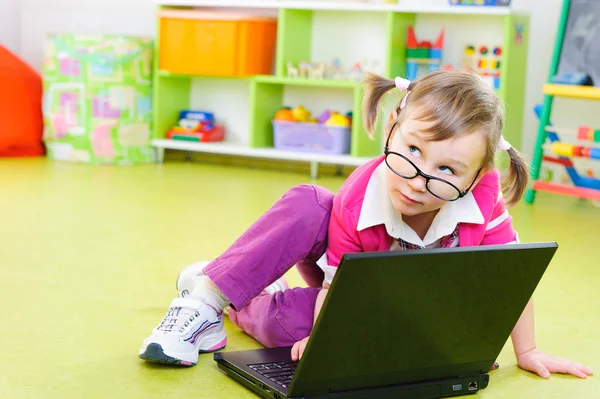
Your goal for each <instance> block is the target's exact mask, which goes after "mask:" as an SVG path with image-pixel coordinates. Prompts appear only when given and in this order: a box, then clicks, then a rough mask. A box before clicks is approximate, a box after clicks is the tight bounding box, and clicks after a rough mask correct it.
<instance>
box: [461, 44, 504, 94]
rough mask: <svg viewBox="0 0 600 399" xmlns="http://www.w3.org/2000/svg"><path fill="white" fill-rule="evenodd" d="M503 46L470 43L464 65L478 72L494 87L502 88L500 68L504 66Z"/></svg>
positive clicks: (464, 57)
mask: <svg viewBox="0 0 600 399" xmlns="http://www.w3.org/2000/svg"><path fill="white" fill-rule="evenodd" d="M502 54H503V50H502V47H500V46H496V47H493V48H492V47H489V46H488V45H485V44H484V45H480V46H479V47H477V48H476V47H475V46H474V45H468V46H467V47H465V51H464V55H463V67H464V68H467V69H470V70H472V71H474V72H477V73H478V74H479V75H481V76H482V77H483V78H484V79H485V80H486V81H487V82H488V83H489V85H490V86H492V87H493V88H494V89H496V90H498V89H500V70H501V67H502Z"/></svg>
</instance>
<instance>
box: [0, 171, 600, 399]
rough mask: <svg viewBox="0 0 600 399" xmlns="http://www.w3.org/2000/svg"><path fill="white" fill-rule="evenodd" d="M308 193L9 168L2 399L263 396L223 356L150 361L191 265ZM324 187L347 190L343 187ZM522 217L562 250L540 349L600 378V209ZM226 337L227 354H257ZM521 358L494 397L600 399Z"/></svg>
mask: <svg viewBox="0 0 600 399" xmlns="http://www.w3.org/2000/svg"><path fill="white" fill-rule="evenodd" d="M308 181H309V179H308V177H307V175H305V174H293V173H281V172H276V171H268V170H249V169H242V168H235V167H221V166H212V165H202V164H197V163H187V164H186V163H168V164H165V165H163V166H156V165H148V166H139V167H89V166H85V165H72V164H61V163H52V162H49V161H45V160H39V159H38V160H0V190H1V193H2V194H1V195H0V215H1V216H0V266H1V270H2V277H3V278H2V279H0V298H1V299H3V302H4V305H3V309H2V312H1V318H0V323H1V324H0V325H1V328H2V335H1V339H0V353H3V354H4V360H3V361H2V362H1V366H0V397H1V398H181V397H190V398H246V397H247V398H251V397H254V396H253V395H252V394H250V393H249V392H248V391H246V390H245V389H243V388H242V387H240V386H238V385H237V384H236V383H234V382H233V381H231V380H229V379H228V378H227V377H226V376H224V375H222V374H221V373H220V372H219V371H218V369H217V368H216V366H215V364H214V363H213V361H212V358H211V356H210V355H208V356H203V357H201V360H200V362H199V364H198V366H196V367H194V368H190V369H176V368H169V367H159V366H152V365H148V364H145V363H143V362H142V361H140V360H139V359H138V358H137V351H138V348H139V345H140V343H141V341H142V339H143V338H144V337H145V336H146V335H147V334H148V333H149V332H150V330H151V329H152V328H153V327H154V325H155V324H156V323H157V322H159V321H160V320H161V318H162V316H163V314H164V311H165V310H166V308H167V306H168V304H169V302H170V300H171V298H172V297H173V296H174V295H176V293H175V289H174V280H175V277H176V275H177V273H178V271H179V269H180V268H181V267H182V266H184V265H186V264H188V263H190V262H193V261H196V260H199V259H210V258H212V257H214V256H216V255H218V254H219V253H220V252H221V251H223V250H224V249H225V248H226V247H227V246H228V245H229V244H230V243H231V242H232V241H233V240H234V239H235V238H236V237H237V236H238V235H239V234H240V233H241V232H242V231H243V230H244V229H245V228H246V227H248V226H249V225H250V224H251V223H252V222H253V221H254V220H255V219H256V218H257V217H258V216H259V215H260V214H261V213H262V212H263V211H265V210H266V209H267V208H268V207H269V206H270V205H271V204H272V203H273V202H274V201H275V200H276V199H278V198H279V197H280V196H281V195H282V194H283V193H284V192H285V191H286V189H288V188H289V187H290V186H292V185H295V184H299V183H304V182H308ZM318 182H319V184H322V185H325V186H327V187H329V188H330V189H332V190H336V189H337V188H338V187H339V186H340V184H341V183H342V179H340V178H322V179H320V180H319V181H318ZM513 214H514V216H515V219H516V221H515V224H516V226H517V228H518V230H519V231H520V236H521V239H522V241H538V240H556V241H558V242H559V244H560V245H561V249H560V250H559V252H558V255H557V257H556V258H555V261H554V262H553V264H552V265H551V267H550V269H549V271H548V273H547V275H546V276H545V278H544V280H543V282H542V284H541V286H540V288H539V289H538V291H537V294H536V299H537V314H538V317H537V322H538V323H537V324H538V343H539V346H540V347H541V348H543V349H545V350H548V351H552V352H554V353H556V354H559V355H564V356H571V357H573V358H574V359H576V360H579V361H580V362H583V363H587V364H588V365H589V366H591V367H592V368H594V369H596V370H600V360H599V354H600V343H599V341H598V331H599V330H600V320H599V316H598V314H599V313H598V303H599V302H600V289H599V287H600V262H599V261H598V258H599V255H600V252H599V242H600V240H599V239H600V234H599V233H598V231H599V229H598V228H599V226H600V209H598V208H594V207H592V206H591V205H590V204H589V203H585V202H582V201H579V200H576V199H571V198H565V197H558V196H551V195H543V194H542V195H539V197H538V202H537V203H536V205H535V206H534V207H531V206H520V207H519V208H517V209H515V210H514V211H513ZM292 282H295V283H298V282H299V281H298V279H297V276H295V275H292ZM227 329H228V332H229V346H228V348H227V349H228V350H238V349H247V348H256V347H258V345H257V344H256V343H255V342H254V341H253V340H252V339H250V338H249V337H247V336H245V335H243V334H242V333H241V332H240V331H238V330H236V328H235V327H233V326H232V325H231V324H230V323H229V322H228V324H227ZM408 344H410V343H408ZM511 350H512V348H511V347H510V346H507V347H506V348H505V350H504V351H503V353H502V355H501V357H500V362H501V366H502V367H501V369H500V370H498V371H495V372H493V374H492V380H491V385H490V388H489V389H487V390H486V391H483V392H482V393H481V394H480V395H479V396H480V397H481V398H486V399H491V398H502V399H506V398H527V399H532V398H595V397H598V396H599V395H600V377H598V376H597V377H592V378H590V379H588V380H587V381H579V380H576V379H574V378H569V377H553V378H552V379H551V380H550V381H544V380H542V379H539V378H537V377H534V376H533V375H531V374H528V373H525V372H522V371H519V370H518V369H517V368H516V366H515V360H514V357H513V355H512V353H511ZM184 395H187V396H184Z"/></svg>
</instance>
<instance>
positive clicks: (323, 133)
mask: <svg viewBox="0 0 600 399" xmlns="http://www.w3.org/2000/svg"><path fill="white" fill-rule="evenodd" d="M351 126H352V112H348V113H347V114H346V115H342V114H341V113H339V112H336V111H332V110H325V111H323V112H322V113H321V114H320V115H319V116H318V117H317V118H312V117H311V113H310V111H308V110H306V108H304V107H303V106H302V105H299V106H297V107H296V108H294V109H291V108H289V107H283V108H281V109H279V110H278V111H277V112H276V113H275V116H274V118H273V141H274V146H275V148H276V149H279V150H286V151H299V152H317V153H323V154H349V153H350V135H351V133H350V130H351Z"/></svg>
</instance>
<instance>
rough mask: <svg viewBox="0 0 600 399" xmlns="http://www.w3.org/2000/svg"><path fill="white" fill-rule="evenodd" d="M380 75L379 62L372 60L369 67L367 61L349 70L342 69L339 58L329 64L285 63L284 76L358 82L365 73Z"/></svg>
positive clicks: (356, 64) (362, 61) (354, 65)
mask: <svg viewBox="0 0 600 399" xmlns="http://www.w3.org/2000/svg"><path fill="white" fill-rule="evenodd" d="M367 71H370V72H374V73H379V74H381V73H382V71H380V70H379V62H377V60H372V61H371V63H370V66H369V62H368V60H367V59H362V60H361V61H360V62H355V63H353V64H352V67H351V68H348V69H344V67H343V66H342V63H341V62H340V59H339V58H337V57H336V58H334V59H333V62H332V63H331V64H327V63H323V62H307V61H301V62H299V63H298V64H297V66H295V65H294V64H293V63H292V62H290V61H288V62H287V63H286V74H287V77H289V78H304V79H333V80H351V81H355V82H359V81H360V80H361V79H362V77H363V75H364V74H365V73H366V72H367Z"/></svg>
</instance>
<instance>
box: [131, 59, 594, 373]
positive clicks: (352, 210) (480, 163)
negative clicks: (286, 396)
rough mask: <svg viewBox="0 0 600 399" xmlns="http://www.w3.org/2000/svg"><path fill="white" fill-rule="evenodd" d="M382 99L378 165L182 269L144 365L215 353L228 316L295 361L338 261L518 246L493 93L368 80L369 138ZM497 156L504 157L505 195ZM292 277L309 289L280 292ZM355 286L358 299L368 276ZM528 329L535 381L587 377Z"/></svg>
mask: <svg viewBox="0 0 600 399" xmlns="http://www.w3.org/2000/svg"><path fill="white" fill-rule="evenodd" d="M390 90H398V92H399V93H400V92H401V93H404V96H403V98H402V100H401V101H400V102H399V104H398V106H397V107H396V110H395V111H394V112H392V114H391V115H390V119H389V121H388V125H387V128H386V144H385V151H384V155H383V156H381V157H379V158H377V159H374V160H372V161H370V162H368V163H367V164H365V165H363V166H361V167H359V168H358V169H356V170H355V171H354V172H353V173H352V174H351V175H350V177H349V178H348V180H347V181H346V182H345V183H344V185H343V186H342V187H341V189H340V191H339V193H338V194H337V195H336V196H335V197H334V195H333V194H332V193H331V192H329V191H327V190H325V189H323V188H321V187H317V186H298V187H295V188H292V189H291V190H290V191H288V192H287V193H286V194H285V195H284V196H283V197H282V198H281V199H280V200H279V201H278V202H277V203H275V205H274V206H273V207H272V208H271V209H270V210H269V211H267V212H266V213H265V214H264V215H263V216H262V217H261V218H260V219H259V220H258V221H257V222H256V223H255V224H254V225H252V226H251V227H250V228H249V229H248V231H246V232H245V233H244V234H243V235H242V236H241V237H240V238H239V239H238V240H237V241H236V242H235V243H234V244H233V245H232V246H231V247H230V248H229V249H228V250H227V251H225V253H224V254H222V255H221V256H220V257H218V258H217V259H215V260H214V261H212V262H206V263H197V264H194V265H192V266H189V267H187V268H186V269H184V270H183V271H182V272H181V274H180V276H179V278H178V280H177V287H178V289H179V291H180V295H179V297H178V298H175V299H174V300H173V302H172V303H171V306H170V309H169V311H168V312H167V315H166V316H165V317H164V319H163V320H162V322H161V323H160V324H159V325H158V327H156V328H155V329H154V331H153V332H152V334H151V335H150V336H149V337H148V338H146V339H145V340H144V342H143V344H142V348H141V349H140V352H139V356H140V357H141V358H142V359H145V360H148V361H151V362H159V363H172V364H179V365H185V366H193V365H195V364H196V362H197V361H198V353H199V352H213V351H217V350H220V349H223V348H224V347H225V345H226V335H225V330H224V328H223V312H224V310H225V309H226V308H228V307H229V308H228V309H229V317H230V319H231V320H232V321H233V323H235V324H236V325H237V326H239V327H240V328H241V329H243V330H244V331H245V332H246V333H248V334H250V335H251V336H253V337H254V338H255V339H256V340H258V341H259V342H260V343H262V344H263V345H265V346H267V347H278V346H293V349H292V358H293V359H294V360H298V359H299V358H300V357H301V356H302V353H303V352H304V348H305V346H306V343H307V341H308V337H309V335H310V333H311V330H312V327H313V323H314V321H315V319H316V317H317V315H318V314H319V311H320V309H321V306H322V304H323V301H324V299H325V296H326V295H327V292H328V287H329V284H330V283H331V281H332V278H333V276H334V274H335V271H336V268H337V266H338V263H339V262H340V259H341V257H342V255H343V254H345V253H352V252H367V251H396V250H418V249H426V248H439V247H445V248H449V247H457V246H476V245H491V244H510V243H516V242H518V236H517V233H516V232H515V231H514V229H513V227H512V219H511V217H510V216H509V214H508V211H507V209H506V204H507V203H508V205H514V204H515V203H517V202H518V201H519V199H520V197H521V196H522V194H523V191H524V190H525V188H526V185H527V176H528V173H527V166H526V164H525V162H524V161H523V159H522V158H521V156H520V155H519V153H518V152H517V151H516V150H515V149H514V148H512V147H511V146H510V144H509V143H508V142H506V141H505V140H504V139H503V138H502V136H501V134H502V129H503V124H504V117H503V110H502V103H501V101H500V99H499V98H498V96H497V95H496V94H495V93H494V91H493V90H492V89H491V88H490V87H489V86H488V85H487V84H486V83H485V82H484V81H483V80H482V79H481V78H480V77H479V76H478V75H476V74H473V73H470V72H462V71H456V70H447V71H440V72H436V73H433V74H430V75H427V76H425V77H423V78H422V79H420V80H419V81H417V82H412V83H411V82H409V81H407V80H404V79H401V78H396V80H395V81H394V80H389V79H386V78H383V77H380V76H376V75H369V76H368V77H367V78H366V93H365V98H364V102H363V107H364V115H365V125H366V128H367V131H368V132H369V133H372V131H373V128H374V125H375V122H376V119H377V114H378V108H379V102H380V100H381V98H382V96H383V95H384V94H385V93H387V92H388V91H390ZM497 151H507V152H508V155H509V156H510V169H509V172H508V176H507V178H506V181H505V182H504V183H505V184H504V186H505V187H506V190H505V192H504V194H503V192H502V189H501V187H500V181H499V180H500V179H499V173H498V171H497V170H496V169H494V156H495V154H496V152H497ZM505 195H506V201H505ZM294 265H296V266H297V267H298V269H299V271H300V273H301V275H302V276H303V278H304V279H305V281H306V283H307V285H308V287H307V288H294V289H288V288H287V287H286V286H285V284H282V282H281V280H280V278H281V277H282V276H283V275H284V274H285V273H286V272H287V271H288V270H289V269H290V268H291V267H293V266H294ZM399 267H401V265H399ZM365 283H366V284H365V291H366V290H369V289H370V287H369V285H368V271H365ZM358 294H360V293H358ZM533 321H534V317H533V304H532V302H530V303H529V304H528V305H527V307H526V309H525V311H524V312H523V314H522V316H521V318H520V319H519V321H518V322H517V324H516V326H515V328H514V330H513V332H512V341H513V345H514V350H515V354H516V356H517V360H518V365H519V366H520V367H521V368H523V369H525V370H529V371H532V372H535V373H537V374H539V375H540V376H542V377H544V378H548V377H549V376H550V373H554V372H555V373H569V374H573V375H575V376H577V377H580V378H585V377H586V376H587V375H591V374H592V371H591V370H590V369H589V368H587V367H585V366H582V365H579V364H577V363H574V362H572V361H570V360H567V359H563V358H558V357H555V356H552V355H549V354H546V353H543V352H541V351H540V350H538V349H537V346H536V342H535V336H534V323H533Z"/></svg>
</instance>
